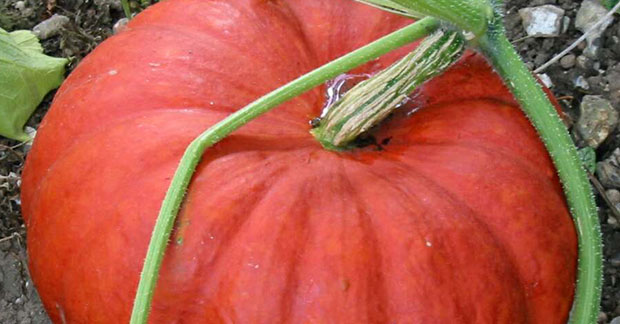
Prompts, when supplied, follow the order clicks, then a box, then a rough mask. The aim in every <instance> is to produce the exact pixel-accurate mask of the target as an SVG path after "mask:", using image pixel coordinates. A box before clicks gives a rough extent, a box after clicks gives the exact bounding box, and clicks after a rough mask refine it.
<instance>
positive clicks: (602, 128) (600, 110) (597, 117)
mask: <svg viewBox="0 0 620 324" xmlns="http://www.w3.org/2000/svg"><path fill="white" fill-rule="evenodd" d="M584 81H585V79H584ZM579 110H580V116H579V120H578V121H577V125H576V129H577V132H579V134H580V135H581V137H582V138H583V140H584V141H585V142H586V143H587V144H588V146H590V147H592V148H597V147H598V146H599V145H600V144H601V143H603V141H605V139H606V138H607V136H609V134H610V133H611V132H612V131H613V130H614V128H616V126H617V125H618V117H619V116H618V112H617V111H616V110H615V109H614V107H612V106H611V103H610V102H609V101H608V100H607V99H604V98H603V97H601V96H590V95H588V96H584V97H583V100H582V101H581V105H580V107H579ZM618 152H619V153H620V150H619V151H618Z"/></svg>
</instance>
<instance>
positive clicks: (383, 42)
mask: <svg viewBox="0 0 620 324" xmlns="http://www.w3.org/2000/svg"><path fill="white" fill-rule="evenodd" d="M438 27H439V21H438V20H436V19H435V18H430V17H429V18H424V19H421V20H419V21H417V22H415V23H413V24H411V25H409V26H407V27H404V28H402V29H400V30H397V31H396V32H393V33H391V34H389V35H387V36H384V37H382V38H380V39H378V40H376V41H374V42H372V43H370V44H368V45H366V46H364V47H361V48H359V49H357V50H355V51H353V52H351V53H349V54H347V55H344V56H342V57H341V58H338V59H336V60H334V61H331V62H329V63H327V64H325V65H323V66H321V67H319V68H317V69H316V70H313V71H311V72H309V73H307V74H305V75H303V76H301V77H299V78H297V79H296V80H294V81H291V82H289V83H288V84H286V85H284V86H282V87H280V88H278V89H276V90H275V91H273V92H271V93H269V94H267V95H265V96H263V97H261V98H259V99H258V100H256V101H254V102H252V103H251V104H249V105H247V106H245V107H244V108H242V109H240V110H238V111H236V112H235V113H233V114H231V115H230V116H229V117H227V118H226V119H224V120H222V121H221V122H219V123H217V124H216V125H214V126H212V127H211V128H209V129H208V130H206V131H205V132H204V133H202V134H200V135H199V136H198V137H197V138H196V139H195V140H193V141H192V142H191V143H190V145H189V146H188V147H187V149H186V151H185V153H184V154H183V157H182V158H181V162H180V163H179V166H178V168H177V170H176V172H175V174H174V176H173V178H172V182H171V184H170V187H169V188H168V192H166V196H165V198H164V201H163V203H162V206H161V209H160V212H159V215H158V216H157V220H156V222H155V227H154V229H153V233H152V235H151V241H150V243H149V247H148V251H147V254H146V259H145V262H144V266H143V268H142V273H141V275H140V282H139V284H138V290H137V293H136V298H135V300H134V306H133V310H132V313H131V319H130V323H131V324H143V323H146V322H147V320H148V315H149V311H150V308H151V304H152V300H153V294H154V291H155V286H156V284H157V279H158V277H159V270H160V267H161V263H162V260H163V258H164V252H165V250H166V245H167V243H168V240H169V239H170V234H171V232H172V228H173V226H174V221H175V219H176V216H177V213H178V211H179V208H180V206H181V203H182V201H183V198H184V196H185V192H186V190H187V187H188V185H189V182H190V180H191V178H192V175H193V173H194V171H195V169H196V166H197V165H198V163H199V162H200V160H201V157H202V155H203V153H204V151H205V150H206V149H207V148H209V147H210V146H212V145H214V144H215V143H217V142H219V141H220V140H221V139H223V138H224V137H226V136H227V135H228V134H230V133H231V132H233V131H234V130H236V129H238V128H239V127H241V126H243V125H245V124H246V123H248V122H249V121H250V120H252V119H254V118H256V117H258V116H260V115H262V114H263V113H266V112H267V111H269V110H271V109H272V108H274V107H276V106H277V105H279V104H281V103H283V102H285V101H287V100H290V99H292V98H295V97H297V96H299V95H301V94H303V93H304V92H306V91H308V90H310V89H312V88H314V87H316V86H318V85H321V84H323V83H325V82H326V81H328V80H330V79H333V78H334V77H336V76H338V75H339V74H342V73H344V72H347V71H349V70H352V69H354V68H356V67H358V66H360V65H362V64H364V63H367V62H369V61H371V60H373V59H375V58H378V57H379V56H381V55H383V54H386V53H388V52H390V51H392V50H394V49H397V48H399V47H402V46H404V45H407V44H409V43H412V42H413V41H415V40H417V39H420V38H422V37H424V36H426V35H428V34H430V33H431V32H433V31H435V30H436V29H437V28H438Z"/></svg>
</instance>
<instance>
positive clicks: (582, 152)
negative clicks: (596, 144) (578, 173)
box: [577, 146, 596, 173]
mask: <svg viewBox="0 0 620 324" xmlns="http://www.w3.org/2000/svg"><path fill="white" fill-rule="evenodd" d="M577 155H579V159H581V163H583V167H584V168H585V169H586V171H588V172H590V173H594V171H596V151H594V149H593V148H591V147H589V146H586V147H584V148H582V149H579V150H577Z"/></svg>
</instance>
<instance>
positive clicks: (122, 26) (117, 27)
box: [112, 18, 129, 34]
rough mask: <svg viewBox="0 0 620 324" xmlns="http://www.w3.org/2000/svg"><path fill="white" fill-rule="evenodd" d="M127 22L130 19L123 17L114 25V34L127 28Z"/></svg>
mask: <svg viewBox="0 0 620 324" xmlns="http://www.w3.org/2000/svg"><path fill="white" fill-rule="evenodd" d="M127 23H129V19H127V18H121V19H119V20H118V21H117V22H116V23H115V24H114V26H113V27H112V32H113V33H114V34H118V33H120V32H121V31H123V30H124V29H125V26H127Z"/></svg>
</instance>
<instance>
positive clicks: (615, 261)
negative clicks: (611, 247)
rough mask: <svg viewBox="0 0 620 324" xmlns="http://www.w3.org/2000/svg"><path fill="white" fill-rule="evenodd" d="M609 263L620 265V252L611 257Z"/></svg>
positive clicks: (615, 265) (614, 265)
mask: <svg viewBox="0 0 620 324" xmlns="http://www.w3.org/2000/svg"><path fill="white" fill-rule="evenodd" d="M609 263H611V266H612V267H616V268H618V267H620V253H616V255H614V256H613V257H611V259H609Z"/></svg>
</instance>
